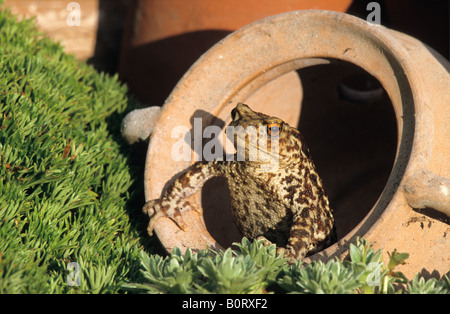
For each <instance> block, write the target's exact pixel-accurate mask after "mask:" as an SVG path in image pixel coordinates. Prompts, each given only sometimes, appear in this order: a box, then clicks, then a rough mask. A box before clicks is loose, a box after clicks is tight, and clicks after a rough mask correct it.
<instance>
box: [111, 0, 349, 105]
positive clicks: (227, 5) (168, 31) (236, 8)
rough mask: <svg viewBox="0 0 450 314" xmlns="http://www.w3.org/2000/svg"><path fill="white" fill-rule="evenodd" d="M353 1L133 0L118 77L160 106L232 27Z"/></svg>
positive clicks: (339, 8) (143, 98) (344, 6)
mask: <svg viewBox="0 0 450 314" xmlns="http://www.w3.org/2000/svg"><path fill="white" fill-rule="evenodd" d="M351 2H352V1H351V0H340V1H333V0H304V1H298V0H279V1H273V0H245V1H242V0H227V1H223V0H208V1H198V0H197V1H189V2H187V1H185V0H134V1H133V4H132V5H131V6H130V8H129V16H128V21H127V23H126V25H127V27H126V29H125V31H124V36H123V43H122V52H121V62H120V68H119V73H120V78H121V79H122V80H123V81H125V82H126V83H127V84H128V86H129V88H130V91H131V92H132V93H133V94H134V95H135V96H136V97H137V98H138V99H139V100H140V101H141V103H142V104H143V105H146V106H149V105H150V106H161V105H162V104H163V103H164V101H165V100H166V98H167V96H169V94H170V92H171V90H172V89H173V88H174V87H175V85H176V83H177V82H178V80H179V79H180V78H181V77H182V75H183V74H184V73H185V72H186V71H187V70H188V69H189V67H190V66H191V65H192V64H193V63H194V62H195V61H196V60H197V59H198V58H199V57H200V56H201V55H202V53H204V52H205V51H206V50H208V49H209V48H210V47H211V46H212V45H214V44H215V43H216V42H218V41H219V40H221V39H222V38H224V37H225V36H226V35H228V34H229V33H231V32H232V31H234V30H236V29H238V28H240V27H242V26H244V25H247V24H249V23H251V22H253V21H256V20H259V19H261V18H263V17H266V16H270V15H274V14H278V13H283V12H287V11H293V10H302V9H326V10H334V11H340V12H345V10H346V9H347V8H348V7H349V5H350V4H351Z"/></svg>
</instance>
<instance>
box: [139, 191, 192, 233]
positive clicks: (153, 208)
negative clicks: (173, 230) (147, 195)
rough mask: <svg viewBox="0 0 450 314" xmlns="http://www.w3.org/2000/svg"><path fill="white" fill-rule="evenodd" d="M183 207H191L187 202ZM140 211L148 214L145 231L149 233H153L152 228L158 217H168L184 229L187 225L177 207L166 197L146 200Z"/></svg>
mask: <svg viewBox="0 0 450 314" xmlns="http://www.w3.org/2000/svg"><path fill="white" fill-rule="evenodd" d="M183 207H191V206H190V204H189V202H185V204H184V205H183ZM142 211H143V212H144V213H146V214H148V215H149V216H150V222H149V223H148V227H147V231H148V234H149V235H153V229H154V225H155V223H156V221H157V220H158V219H159V218H160V217H168V218H170V219H172V220H173V221H174V222H175V223H176V224H177V226H178V227H179V228H180V229H182V230H186V229H187V226H186V223H185V222H184V220H183V217H182V216H181V211H180V209H179V207H176V206H173V205H172V203H171V202H170V201H169V200H166V199H154V200H151V201H149V202H147V203H146V204H145V205H144V207H143V208H142Z"/></svg>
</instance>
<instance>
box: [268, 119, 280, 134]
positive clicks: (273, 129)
mask: <svg viewBox="0 0 450 314" xmlns="http://www.w3.org/2000/svg"><path fill="white" fill-rule="evenodd" d="M267 133H269V135H270V136H278V135H280V133H281V124H279V123H276V122H272V123H269V124H268V125H267Z"/></svg>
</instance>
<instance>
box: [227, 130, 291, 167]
mask: <svg viewBox="0 0 450 314" xmlns="http://www.w3.org/2000/svg"><path fill="white" fill-rule="evenodd" d="M233 145H234V148H235V149H236V154H237V155H238V157H241V158H238V160H246V161H258V162H263V163H264V162H266V163H271V162H273V161H274V160H276V161H277V162H278V161H279V160H280V159H284V158H287V156H286V155H284V154H283V153H281V152H280V147H279V144H278V141H273V140H267V139H259V138H249V136H248V134H247V133H235V134H234V141H233Z"/></svg>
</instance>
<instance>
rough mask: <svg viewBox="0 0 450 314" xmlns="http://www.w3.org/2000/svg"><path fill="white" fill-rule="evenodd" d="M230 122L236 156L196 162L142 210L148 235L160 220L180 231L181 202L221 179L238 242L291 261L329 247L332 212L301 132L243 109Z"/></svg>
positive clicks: (182, 223) (183, 204) (183, 205)
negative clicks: (270, 247)
mask: <svg viewBox="0 0 450 314" xmlns="http://www.w3.org/2000/svg"><path fill="white" fill-rule="evenodd" d="M231 116H232V120H233V121H232V122H231V123H230V126H231V127H233V128H231V130H232V131H233V132H227V136H228V137H229V138H230V139H232V140H233V143H234V145H235V147H236V150H237V154H236V155H235V156H234V158H233V160H231V161H230V160H224V159H223V160H214V161H210V162H197V163H196V164H194V165H192V166H191V167H189V168H188V169H187V170H186V171H185V172H184V173H182V174H181V175H180V176H179V177H178V178H177V179H176V180H175V181H174V182H173V183H172V184H171V185H170V186H169V187H168V188H167V190H166V191H165V193H164V194H163V195H162V197H161V198H160V199H156V200H152V201H150V202H148V203H147V204H145V206H144V209H143V210H144V212H146V213H148V214H149V215H150V217H151V219H150V223H149V226H148V231H149V233H150V234H152V232H153V225H154V223H155V221H156V220H157V219H158V218H159V217H161V216H166V217H169V218H171V219H172V220H173V221H175V222H176V223H177V224H178V226H179V227H180V228H182V229H184V227H185V224H184V222H183V219H182V216H181V211H180V209H182V208H185V207H189V206H190V205H189V202H187V201H186V200H185V199H186V198H187V197H189V196H191V195H192V194H194V193H195V192H196V191H198V190H199V189H201V188H202V186H203V184H204V183H205V181H207V180H208V179H210V178H212V177H215V176H223V177H226V178H227V181H228V185H229V189H230V198H231V213H232V217H233V220H234V222H235V223H236V225H237V227H238V229H239V230H240V232H241V233H242V235H243V236H246V237H248V238H250V239H256V238H264V239H265V240H266V244H269V243H271V242H272V243H275V244H276V245H277V247H278V252H284V255H285V256H287V257H290V258H294V259H303V257H305V255H306V254H307V253H309V252H314V251H317V250H319V249H321V248H322V247H323V246H324V245H325V244H329V242H330V240H331V238H332V237H333V235H334V230H333V223H334V219H333V215H332V211H331V209H330V207H329V204H328V197H327V195H326V193H325V191H324V189H323V185H322V181H321V179H320V177H319V175H318V174H317V172H316V170H315V167H314V164H313V162H312V160H311V158H310V155H309V151H308V149H307V147H306V146H305V144H304V141H303V138H302V136H301V134H300V132H299V131H298V130H297V129H295V128H292V127H290V126H289V125H288V124H287V123H284V122H283V121H282V120H281V119H279V118H275V117H270V116H267V115H265V114H262V113H257V112H254V111H252V110H251V109H250V108H249V107H248V106H247V105H245V104H242V103H239V104H238V105H237V106H236V107H235V108H234V109H233V110H232V112H231ZM230 126H229V127H227V129H226V130H227V131H229V130H230ZM230 133H232V134H230ZM228 159H230V158H228Z"/></svg>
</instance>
